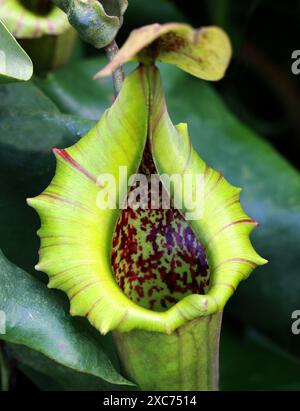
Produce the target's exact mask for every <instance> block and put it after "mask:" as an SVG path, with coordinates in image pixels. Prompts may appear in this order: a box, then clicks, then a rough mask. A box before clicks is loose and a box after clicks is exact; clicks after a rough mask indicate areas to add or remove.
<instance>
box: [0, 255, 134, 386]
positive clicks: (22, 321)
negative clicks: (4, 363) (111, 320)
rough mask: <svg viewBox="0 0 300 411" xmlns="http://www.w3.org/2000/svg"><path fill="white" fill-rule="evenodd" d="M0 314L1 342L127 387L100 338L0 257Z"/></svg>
mask: <svg viewBox="0 0 300 411" xmlns="http://www.w3.org/2000/svg"><path fill="white" fill-rule="evenodd" d="M0 283H1V289H0V310H2V311H3V312H4V313H5V315H6V333H5V334H1V335H0V337H1V339H3V340H4V341H8V342H12V343H15V344H22V345H25V346H26V347H28V348H31V349H33V350H35V351H37V352H39V353H41V354H44V355H45V356H47V357H48V358H50V359H52V360H54V361H56V362H57V363H59V364H61V365H64V366H66V367H69V368H71V369H73V370H76V371H79V372H83V373H86V374H91V375H93V376H96V377H99V378H101V379H103V380H104V381H107V382H110V383H112V384H121V385H123V384H125V385H126V384H127V385H130V383H129V382H128V381H127V380H125V379H124V378H123V377H122V376H121V375H120V374H119V373H118V372H117V371H116V369H115V368H114V366H113V365H112V363H111V361H110V360H109V358H108V356H107V355H106V353H105V352H104V350H103V348H102V346H101V338H100V336H99V335H98V334H95V333H94V332H93V330H92V331H91V330H89V329H88V328H86V327H85V326H84V325H83V324H82V322H80V321H78V320H77V319H74V318H72V317H71V316H70V315H69V312H68V304H66V303H65V301H64V300H63V299H62V298H61V296H60V295H58V294H56V293H54V292H53V291H49V290H47V288H46V287H45V286H44V285H43V284H41V283H40V282H39V281H38V280H35V279H34V278H32V277H31V276H30V275H29V274H27V273H25V272H24V271H23V270H21V269H19V268H18V267H16V266H15V265H14V264H12V263H10V262H9V261H8V260H7V259H6V258H5V257H4V256H3V255H2V253H1V254H0Z"/></svg>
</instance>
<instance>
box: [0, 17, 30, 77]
mask: <svg viewBox="0 0 300 411" xmlns="http://www.w3.org/2000/svg"><path fill="white" fill-rule="evenodd" d="M32 72H33V66H32V62H31V60H30V58H29V56H28V55H27V54H26V53H25V51H24V50H23V49H22V47H21V46H20V45H19V44H18V42H17V41H16V40H15V38H14V37H13V35H12V34H10V32H9V31H8V29H7V28H6V27H5V25H4V24H3V23H2V21H1V20H0V84H1V83H10V82H13V81H27V80H29V79H30V77H31V76H32Z"/></svg>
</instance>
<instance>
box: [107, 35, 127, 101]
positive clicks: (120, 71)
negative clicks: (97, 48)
mask: <svg viewBox="0 0 300 411" xmlns="http://www.w3.org/2000/svg"><path fill="white" fill-rule="evenodd" d="M105 52H106V55H107V57H108V59H109V60H110V61H112V59H113V58H114V57H115V56H116V54H117V53H118V52H119V47H118V45H117V43H116V41H115V40H113V41H112V42H111V43H110V44H109V45H108V46H106V47H105ZM112 78H113V84H114V93H115V97H117V96H118V94H119V92H120V90H121V88H122V84H123V81H124V79H125V72H124V67H123V66H122V65H121V66H119V67H118V68H117V69H116V70H115V71H114V72H113V74H112Z"/></svg>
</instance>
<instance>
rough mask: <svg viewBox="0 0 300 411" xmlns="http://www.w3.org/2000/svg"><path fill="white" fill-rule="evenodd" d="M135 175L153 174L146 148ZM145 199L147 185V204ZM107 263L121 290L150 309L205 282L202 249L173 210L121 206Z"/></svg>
mask: <svg viewBox="0 0 300 411" xmlns="http://www.w3.org/2000/svg"><path fill="white" fill-rule="evenodd" d="M139 173H143V174H145V175H146V176H147V177H148V181H149V180H150V179H149V176H150V174H155V173H156V171H155V166H154V164H153V160H152V156H151V154H150V150H149V148H147V149H146V150H145V153H144V157H143V161H142V164H141V166H140V170H139ZM160 197H161V192H160ZM150 199H151V192H150V185H149V198H148V204H149V208H150V204H151V202H150ZM112 267H113V271H114V275H115V278H116V280H117V282H118V284H119V286H120V288H121V289H122V290H123V291H124V293H125V294H126V295H127V296H128V297H129V298H130V299H131V300H133V301H135V302H136V303H137V304H139V305H141V306H143V307H145V308H150V309H152V310H155V311H164V310H166V309H168V308H169V307H170V306H172V305H174V304H175V303H176V302H178V301H179V300H180V299H182V298H183V297H184V296H186V295H189V294H204V293H205V292H206V290H207V287H208V285H209V267H208V263H207V259H206V255H205V252H204V250H203V247H202V246H201V244H200V243H199V241H198V240H197V238H196V237H195V235H194V233H193V231H192V230H191V228H190V227H189V225H188V224H187V222H186V221H185V220H184V218H183V217H182V215H181V214H180V213H179V212H178V211H177V210H176V209H174V208H171V209H168V210H165V209H162V208H160V209H158V210H151V209H146V210H145V209H142V208H138V209H137V210H134V209H132V208H129V207H128V208H127V209H125V210H122V212H121V215H120V217H119V220H118V223H117V227H116V230H115V233H114V237H113V251H112Z"/></svg>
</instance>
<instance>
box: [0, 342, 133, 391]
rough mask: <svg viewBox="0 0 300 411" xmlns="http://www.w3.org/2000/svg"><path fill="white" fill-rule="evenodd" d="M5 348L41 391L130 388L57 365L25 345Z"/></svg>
mask: <svg viewBox="0 0 300 411" xmlns="http://www.w3.org/2000/svg"><path fill="white" fill-rule="evenodd" d="M111 343H112V342H111ZM5 346H6V351H7V352H8V354H9V356H10V357H11V359H13V360H14V361H13V363H15V364H16V366H17V367H18V369H19V370H21V371H22V372H23V373H24V374H25V375H27V377H28V378H29V379H30V380H31V381H33V382H34V383H35V384H36V385H37V386H38V387H39V388H40V389H41V390H44V391H49V390H50V391H62V390H63V391H114V390H118V391H121V390H128V389H129V387H128V386H124V385H114V384H109V383H108V382H106V381H104V380H102V379H100V378H97V377H94V376H92V375H89V374H84V373H82V372H77V371H75V370H72V369H70V368H68V367H65V366H63V365H61V364H58V363H55V362H54V361H52V360H50V359H49V358H47V357H46V356H45V355H42V354H40V353H39V352H37V351H34V350H31V349H29V348H27V347H25V346H24V345H18V344H11V343H6V345H5ZM132 388H133V387H132ZM132 388H131V387H130V389H132Z"/></svg>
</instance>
